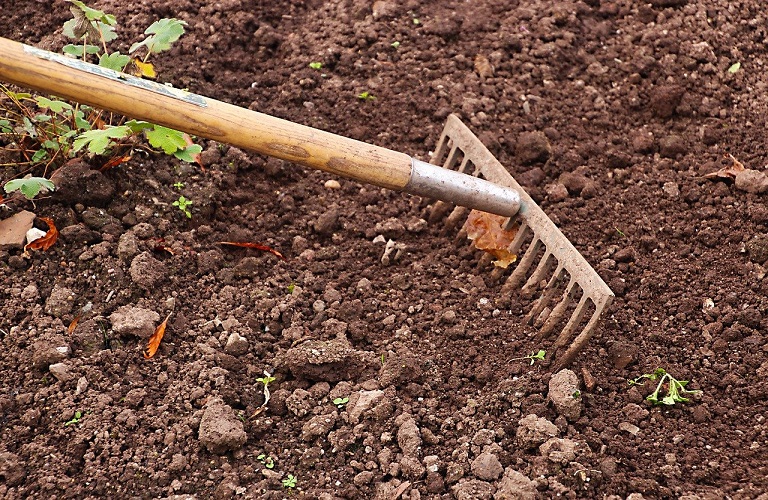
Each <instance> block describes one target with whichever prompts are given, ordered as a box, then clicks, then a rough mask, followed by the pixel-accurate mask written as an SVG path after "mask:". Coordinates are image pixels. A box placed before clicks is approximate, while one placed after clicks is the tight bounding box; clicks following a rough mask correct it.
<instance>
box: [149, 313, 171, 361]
mask: <svg viewBox="0 0 768 500" xmlns="http://www.w3.org/2000/svg"><path fill="white" fill-rule="evenodd" d="M170 317H171V313H168V316H166V317H165V319H164V320H163V322H162V323H160V325H159V326H158V327H157V328H156V329H155V333H153V334H152V336H151V337H149V342H147V348H146V349H144V358H145V359H150V358H151V357H152V356H154V355H155V353H156V352H157V349H158V348H159V347H160V341H162V340H163V335H165V327H166V325H167V324H168V318H170Z"/></svg>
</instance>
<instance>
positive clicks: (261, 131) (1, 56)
mask: <svg viewBox="0 0 768 500" xmlns="http://www.w3.org/2000/svg"><path fill="white" fill-rule="evenodd" d="M0 80H4V81H6V82H9V83H13V84H16V85H20V86H22V87H27V88H31V89H35V90H38V91H40V92H46V93H50V94H55V95H57V96H60V97H63V98H66V99H70V100H72V101H75V102H79V103H82V104H89V105H91V106H94V107H98V108H101V109H105V110H108V111H113V112H116V113H120V114H122V115H125V116H129V117H132V118H137V119H140V120H146V121H149V122H152V123H156V124H159V125H163V126H166V127H169V128H172V129H176V130H180V131H183V132H187V133H189V134H192V135H195V136H199V137H205V138H207V139H213V140H215V141H218V142H221V143H226V144H232V145H234V146H238V147H241V148H245V149H250V150H253V151H256V152H257V153H261V154H264V155H267V156H272V157H275V158H280V159H283V160H288V161H291V162H294V163H298V164H300V165H304V166H307V167H310V168H314V169H318V170H323V171H325V172H330V173H333V174H336V175H339V176H342V177H347V178H351V179H355V180H358V181H362V182H367V183H370V184H374V185H376V186H380V187H384V188H388V189H394V190H397V191H407V192H410V193H413V194H418V195H422V196H429V197H434V198H438V199H442V200H446V201H453V202H455V203H456V204H459V205H464V206H468V207H471V208H478V209H480V210H485V211H487V212H493V213H498V214H501V215H509V216H511V215H514V214H515V213H516V212H517V210H518V207H519V197H518V196H517V192H515V191H512V190H510V189H508V188H505V187H503V186H497V185H496V184H493V183H490V182H487V181H484V180H482V179H477V178H474V177H471V176H467V175H463V174H459V173H457V172H452V171H449V170H446V169H442V168H439V167H435V166H433V165H430V164H427V163H424V162H421V161H418V160H415V159H413V158H411V157H410V156H409V155H407V154H405V153H398V152H396V151H392V150H389V149H386V148H382V147H379V146H374V145H372V144H367V143H365V142H361V141H356V140H354V139H349V138H346V137H342V136H339V135H335V134H331V133H329V132H324V131H322V130H317V129H314V128H311V127H307V126H304V125H299V124H297V123H293V122H290V121H287V120H282V119H280V118H275V117H273V116H269V115H265V114H263V113H258V112H256V111H251V110H249V109H245V108H240V107H238V106H233V105H231V104H227V103H224V102H221V101H217V100H215V99H210V98H207V97H203V96H199V95H196V94H191V93H189V92H185V91H182V90H179V89H175V88H173V87H169V86H166V85H162V84H159V83H156V82H152V81H149V80H143V79H141V78H136V77H133V76H130V75H126V74H124V73H120V72H117V71H113V70H110V69H106V68H102V67H100V66H96V65H93V64H88V63H85V62H83V61H81V60H79V59H74V58H71V57H67V56H64V55H61V54H55V53H53V52H48V51H45V50H41V49H37V48H35V47H31V46H29V45H24V44H21V43H18V42H14V41H12V40H8V39H5V38H0Z"/></svg>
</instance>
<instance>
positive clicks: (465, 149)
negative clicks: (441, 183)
mask: <svg viewBox="0 0 768 500" xmlns="http://www.w3.org/2000/svg"><path fill="white" fill-rule="evenodd" d="M432 163H433V164H435V165H442V166H443V167H444V168H448V169H451V170H457V171H459V172H463V173H467V174H471V175H475V176H478V177H482V178H484V179H486V180H489V181H491V182H494V183H497V184H501V185H504V186H508V187H511V188H514V189H516V190H517V191H518V193H519V194H520V199H521V208H520V211H519V212H518V214H517V215H515V216H513V217H511V218H509V219H508V220H507V222H506V227H507V228H511V227H513V226H514V225H516V224H519V227H518V229H517V234H516V235H515V238H514V240H513V241H512V243H511V245H510V246H509V250H510V252H512V253H514V254H517V255H518V257H519V259H518V263H517V266H516V267H515V268H514V270H513V271H512V273H511V274H509V276H507V277H506V278H505V281H504V284H503V285H502V289H501V291H502V294H504V295H511V294H512V293H513V292H514V291H515V290H517V289H518V288H519V287H520V285H521V284H522V285H523V286H522V288H521V289H520V293H521V295H522V296H524V297H532V296H533V295H534V294H535V293H536V292H537V291H540V293H541V295H540V297H539V298H538V299H537V300H536V301H534V303H533V305H532V307H531V309H530V311H529V312H528V313H527V315H526V317H525V321H526V322H527V323H528V324H533V325H534V326H536V327H537V328H539V332H538V334H537V336H536V340H537V341H542V340H544V339H546V338H548V337H550V336H551V335H552V333H553V332H554V331H555V329H556V328H557V327H558V326H560V325H561V324H563V323H564V326H563V328H562V330H561V331H560V334H559V335H558V337H557V339H556V340H555V341H554V345H553V346H552V347H551V351H553V352H554V364H553V370H555V371H557V370H560V369H561V368H564V367H566V366H568V365H569V364H570V363H571V362H572V361H573V359H574V358H575V357H576V355H577V354H578V353H579V351H581V349H583V348H584V346H585V345H586V343H587V342H588V341H589V339H590V337H591V336H592V334H593V333H594V331H595V328H596V327H597V325H598V322H599V321H600V317H601V315H602V313H603V311H604V310H605V309H606V308H607V307H608V306H609V305H610V304H611V302H612V301H613V297H614V295H613V292H612V291H611V289H610V288H609V287H608V285H606V284H605V282H604V281H603V280H602V278H600V276H598V274H597V272H596V271H595V270H594V269H593V268H592V266H590V265H589V263H588V262H587V261H586V260H585V259H584V257H583V256H582V255H581V254H580V253H579V252H578V251H577V250H576V249H575V248H574V246H573V245H572V244H571V242H570V241H568V239H567V238H566V237H565V235H563V233H562V232H560V230H559V229H558V228H557V226H555V224H554V223H553V222H552V220H550V218H549V217H547V215H546V214H545V213H544V211H542V210H541V208H539V206H538V205H537V204H536V202H534V201H533V199H531V197H530V196H528V194H527V193H526V192H525V190H523V188H522V187H521V186H520V185H519V184H518V183H517V182H516V181H515V179H514V178H513V177H512V176H511V175H510V174H509V172H507V170H506V169H505V168H504V166H502V165H501V163H499V161H498V160H497V159H496V158H495V157H494V156H493V155H492V154H491V152H490V151H488V149H487V148H486V147H485V146H484V145H483V143H482V142H480V140H479V139H478V138H477V137H475V135H474V134H473V133H472V132H471V131H470V130H469V129H468V128H467V127H466V126H465V125H464V124H463V123H462V122H461V120H460V119H459V118H458V117H457V116H455V115H450V116H449V117H448V121H447V123H446V125H445V128H444V129H443V133H442V135H441V136H440V140H439V141H438V143H437V147H436V148H435V153H434V155H433V157H432ZM468 213H469V209H467V208H464V207H458V206H457V207H454V206H453V205H451V204H449V203H446V202H442V201H438V202H436V203H435V204H434V205H433V207H432V212H431V214H430V221H431V222H436V221H438V220H444V224H445V228H446V229H447V230H451V229H454V228H456V227H457V226H458V224H459V223H461V222H463V221H464V219H466V217H467V215H468ZM483 259H486V260H490V258H489V257H486V256H484V257H483ZM534 263H536V266H535V267H534V266H533V264H534ZM531 269H533V270H532V271H531ZM493 274H494V277H495V278H498V279H504V274H505V271H504V270H502V269H500V268H496V269H494V271H493ZM590 310H591V311H592V314H591V315H590V316H589V317H588V318H587V314H588V313H589V311H590ZM579 328H581V329H580V330H579Z"/></svg>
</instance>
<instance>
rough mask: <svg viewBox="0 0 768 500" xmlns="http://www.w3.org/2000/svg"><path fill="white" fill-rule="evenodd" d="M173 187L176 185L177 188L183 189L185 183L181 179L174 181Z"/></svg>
mask: <svg viewBox="0 0 768 500" xmlns="http://www.w3.org/2000/svg"><path fill="white" fill-rule="evenodd" d="M173 187H175V188H176V189H182V188H183V187H184V183H183V182H181V181H178V182H174V183H173Z"/></svg>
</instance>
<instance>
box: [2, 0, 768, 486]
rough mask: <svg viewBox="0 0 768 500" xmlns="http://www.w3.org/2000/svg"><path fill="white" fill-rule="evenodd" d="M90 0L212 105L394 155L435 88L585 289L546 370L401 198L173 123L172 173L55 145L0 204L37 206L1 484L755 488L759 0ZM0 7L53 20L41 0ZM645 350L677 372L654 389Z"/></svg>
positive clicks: (24, 18) (20, 303) (760, 260)
mask: <svg viewBox="0 0 768 500" xmlns="http://www.w3.org/2000/svg"><path fill="white" fill-rule="evenodd" d="M92 6H93V7H96V8H99V9H102V10H104V11H106V12H108V13H111V14H114V15H115V16H116V18H117V22H118V31H117V32H118V35H119V38H118V40H116V41H115V42H114V44H115V45H113V47H115V48H120V49H121V51H122V52H123V53H127V51H128V48H129V47H130V44H131V43H132V42H134V41H136V40H139V39H141V37H142V36H143V35H142V33H143V31H144V29H145V28H146V27H147V26H148V25H149V24H151V23H152V22H153V21H155V20H157V19H160V18H163V17H177V18H179V19H182V20H184V21H186V22H187V32H186V34H185V35H183V36H182V37H181V39H180V40H179V41H178V42H177V44H176V45H175V46H174V48H173V49H172V50H171V51H170V52H168V53H164V54H160V55H159V56H158V57H157V58H156V59H155V66H156V68H157V70H158V75H159V77H158V80H159V81H161V82H168V83H170V84H172V85H173V86H175V87H177V88H185V89H189V90H190V91H191V92H194V93H197V94H201V95H204V96H209V97H212V98H216V99H219V100H222V101H225V102H229V103H232V104H235V105H238V106H241V107H243V108H250V109H252V110H257V111H260V112H264V113H268V114H271V115H274V116H278V117H281V118H285V119H288V120H291V121H294V122H297V123H301V124H304V125H309V126H312V127H316V128H320V129H323V130H327V131H330V132H333V133H337V134H340V135H344V136H347V137H352V138H354V139H358V140H362V141H365V142H369V143H372V144H377V145H380V146H384V147H387V148H390V149H393V150H396V151H402V152H405V153H408V154H411V155H413V156H414V157H416V158H419V159H421V160H424V161H429V160H430V152H432V151H434V148H435V145H436V143H437V140H438V139H439V136H440V132H441V130H442V127H443V124H444V123H445V120H446V118H447V117H448V115H449V114H451V113H455V114H457V115H458V116H459V117H460V118H461V119H462V120H463V121H464V122H465V123H466V124H467V125H468V126H469V127H470V128H471V129H472V131H473V132H474V133H475V134H476V135H477V136H478V137H479V138H480V140H482V141H483V143H484V144H485V145H486V146H487V147H488V148H489V149H490V151H491V152H492V153H493V154H494V155H495V156H496V157H497V158H498V160H499V161H500V162H501V163H502V164H503V165H505V166H506V168H507V169H508V170H509V171H510V173H511V174H512V175H513V176H514V177H515V178H516V179H517V180H518V182H520V183H521V184H522V185H523V186H524V187H525V189H526V191H527V192H528V193H529V194H530V195H531V196H532V197H533V198H534V199H535V200H536V201H537V202H538V203H539V205H540V206H541V207H542V209H543V210H544V211H545V212H546V213H547V215H548V216H549V217H550V218H551V219H552V220H553V221H554V222H555V223H556V224H557V226H558V227H559V228H560V229H561V230H562V232H563V233H564V234H565V236H567V237H568V239H569V240H570V241H571V242H572V243H573V245H574V246H575V248H576V249H577V250H578V251H579V252H580V253H581V254H582V255H583V256H584V257H585V258H586V260H587V261H588V262H589V263H590V264H591V265H592V266H593V267H594V268H595V269H596V270H597V271H598V273H599V274H600V276H601V277H602V278H603V279H604V280H605V282H606V283H607V284H608V285H609V286H610V287H611V289H612V290H613V292H614V293H615V294H616V298H615V300H614V302H613V304H612V305H611V307H610V308H609V309H608V310H607V311H606V312H605V313H604V316H603V321H602V323H601V325H600V327H599V328H598V329H597V331H596V332H595V335H594V337H593V338H592V339H591V340H590V342H589V343H588V344H587V346H586V348H585V349H584V350H583V351H582V352H581V353H580V354H579V355H578V356H577V357H576V359H575V361H574V362H573V363H572V364H571V365H570V366H569V370H563V371H560V372H557V373H553V370H552V369H551V366H552V364H551V363H552V361H551V359H550V358H551V356H550V354H551V353H550V352H548V353H547V356H546V357H545V359H544V361H543V362H541V361H536V362H535V363H531V360H529V359H524V357H525V356H527V355H529V354H531V353H532V352H533V353H535V352H537V351H538V350H539V349H543V350H548V349H550V347H551V346H552V343H553V339H549V338H547V339H544V340H536V339H535V335H536V333H537V331H538V330H537V328H536V327H535V326H528V325H527V324H525V321H524V318H525V314H526V312H527V310H528V309H529V307H530V304H531V299H532V298H535V296H536V294H535V293H534V294H533V297H529V296H526V297H521V296H520V294H519V293H517V292H516V291H513V292H512V293H511V294H510V293H502V290H501V287H502V284H503V279H499V276H498V274H499V273H498V272H495V273H494V266H493V265H492V264H490V263H488V259H483V252H482V251H479V250H476V249H474V248H473V247H472V246H470V244H469V242H468V241H467V240H466V239H465V238H463V237H461V236H459V235H458V230H456V229H452V230H450V231H446V230H445V222H444V220H437V221H431V222H430V221H429V219H430V210H431V209H430V203H431V202H430V200H426V199H421V198H419V197H415V196H409V195H407V194H403V193H397V192H393V191H387V190H383V189H380V188H376V187H372V186H367V185H362V184H359V183H357V182H353V181H350V180H346V179H341V178H336V177H334V176H332V175H330V174H326V173H322V172H317V171H311V170H308V169H305V168H303V167H299V166H296V165H294V164H291V163H288V162H285V161H281V160H276V159H270V158H267V157H263V156H260V155H257V154H254V153H250V152H248V151H245V150H240V149H238V148H234V147H230V146H228V145H225V144H217V143H214V142H212V141H207V140H203V139H200V140H198V143H199V144H200V145H201V146H203V153H202V157H201V161H202V163H203V165H204V167H205V169H204V170H203V169H201V168H200V167H199V166H197V165H190V164H186V163H181V162H179V161H178V160H176V159H175V158H172V157H168V156H165V155H162V154H149V155H144V154H141V153H136V154H135V155H134V157H133V159H132V160H130V161H129V162H127V163H124V164H122V165H119V166H117V167H114V168H112V169H110V170H107V171H105V172H103V173H100V172H99V171H98V168H99V166H100V165H98V164H96V163H94V164H92V165H89V166H83V165H82V164H79V165H78V164H74V166H73V165H69V167H70V168H69V169H68V170H67V171H65V172H63V173H62V174H61V175H62V176H63V180H62V179H60V180H59V182H63V184H62V185H69V189H62V190H61V191H59V192H58V193H54V194H53V195H52V196H47V197H45V196H44V197H42V198H40V199H38V200H36V201H35V203H34V205H33V204H32V203H27V202H25V201H23V200H22V201H16V202H14V203H9V204H7V205H6V206H4V207H2V208H0V219H7V218H9V217H11V216H12V215H14V214H15V213H18V212H21V211H22V210H28V211H30V212H33V213H34V214H36V215H37V216H38V217H49V218H51V219H53V220H54V221H55V224H56V226H57V227H58V229H59V230H60V232H61V235H60V238H59V240H58V241H57V243H56V244H55V245H54V246H53V247H51V248H50V249H49V250H47V251H33V252H30V255H29V256H28V257H25V256H23V255H22V249H20V248H7V249H3V250H0V284H1V285H2V286H0V342H1V346H2V352H3V354H2V356H0V388H1V390H0V497H2V498H19V499H21V498H78V499H83V498H96V497H107V498H199V499H205V498H220V499H226V498H259V499H261V498H266V499H281V498H319V499H328V500H330V499H338V498H346V499H358V498H373V499H381V500H385V499H387V500H389V499H397V498H400V499H410V500H415V499H419V498H436V499H452V498H456V499H535V498H555V497H565V498H610V499H625V498H631V499H633V500H638V499H642V498H646V499H654V498H686V499H688V500H693V499H723V498H734V499H753V498H762V499H766V498H768V496H766V492H768V436H767V434H766V433H767V432H768V422H767V421H766V416H767V415H768V344H767V343H766V335H767V334H768V278H766V264H767V261H768V207H767V206H766V190H768V182H767V181H766V178H765V174H764V171H765V170H766V164H767V163H768V155H767V154H766V141H765V131H766V116H768V88H767V87H768V80H766V77H765V71H766V66H768V48H767V47H768V28H767V27H768V7H767V6H766V5H765V3H764V2H762V1H761V0H736V1H726V0H707V1H704V0H646V1H643V2H634V1H630V0H616V1H611V0H583V1H559V0H555V1H543V0H530V1H517V0H471V1H469V0H468V1H459V0H437V1H425V0H406V1H402V2H400V1H388V0H384V1H375V2H372V1H370V0H366V1H363V0H328V1H319V0H305V1H301V0H297V1H286V0H277V1H264V2H257V1H246V0H220V1H215V2H214V1H211V0H200V1H192V0H173V1H170V0H159V1H149V0H137V1H133V2H122V1H116V0H103V1H97V2H93V4H92ZM0 13H2V19H3V22H2V23H0V36H3V37H7V38H11V39H14V40H17V41H20V42H24V43H27V44H30V45H34V46H37V47H41V48H45V49H48V50H53V51H57V52H59V51H60V50H61V48H62V46H63V45H64V44H65V43H67V42H66V40H65V38H64V36H63V35H62V28H61V26H62V24H63V23H64V22H65V21H66V20H68V19H69V18H70V17H71V14H70V12H69V4H68V3H66V2H63V1H54V0H39V1H33V0H13V1H11V2H7V1H6V2H3V5H2V6H0ZM310 63H322V66H321V67H320V68H319V69H316V68H317V65H316V64H315V65H313V66H314V67H310ZM737 63H739V64H738V65H737ZM366 92H367V94H365V95H367V96H368V98H367V99H363V98H361V97H360V96H361V94H363V93H366ZM729 155H732V157H733V158H735V159H736V160H737V161H738V162H740V163H741V164H742V165H743V166H744V167H745V168H746V170H747V172H748V174H739V175H737V176H736V179H735V180H734V179H733V176H730V177H729V176H724V177H719V176H717V175H714V176H712V175H708V174H713V173H715V172H717V171H718V170H720V169H721V168H723V167H727V166H731V165H732V164H733V162H734V160H733V159H731V156H729ZM17 160H18V158H14V157H12V155H11V156H9V154H8V153H3V156H2V162H0V163H2V164H3V165H2V167H0V168H2V170H0V172H2V173H1V175H0V180H2V181H3V182H5V181H7V180H10V179H12V178H15V177H18V176H19V175H20V174H21V172H22V170H23V168H22V167H20V166H17V165H14V161H17ZM85 160H86V161H87V160H88V159H87V158H86V159H85ZM89 168H93V170H89ZM36 173H37V174H40V173H41V172H36ZM67 176H69V179H67V178H66V177H67ZM67 183H68V184H67ZM177 183H183V186H182V184H177ZM174 185H176V187H174ZM180 195H184V196H185V197H186V198H188V199H189V200H192V202H193V204H192V205H191V218H187V217H186V216H185V214H184V213H183V212H182V211H180V210H179V209H178V208H177V207H175V206H173V205H172V203H173V201H175V200H177V199H178V197H179V196H180ZM36 224H37V225H38V226H39V227H40V228H42V229H43V230H45V229H46V225H45V223H42V222H40V220H39V219H38V222H36ZM222 241H235V242H256V243H261V244H264V245H268V246H270V247H272V248H274V249H275V250H277V251H279V252H281V253H282V254H284V255H285V259H284V260H281V259H280V258H278V257H277V256H275V255H273V254H271V253H269V252H261V251H258V250H255V249H248V248H236V247H228V246H224V245H221V244H220V243H219V242H222ZM513 267H514V265H513V266H510V269H512V268H513ZM509 272H510V271H506V274H505V275H508V274H509ZM502 278H503V277H502ZM537 293H538V292H537ZM89 302H90V303H91V304H92V309H91V310H90V311H88V312H86V313H85V314H83V315H82V317H81V318H80V320H79V323H78V324H77V326H76V328H75V329H74V330H73V331H72V332H71V333H68V327H69V326H70V324H71V323H72V321H73V319H75V317H77V316H79V315H80V311H81V310H82V308H83V307H84V306H86V304H88V303H89ZM169 314H170V317H169V319H168V323H167V330H166V333H165V337H164V339H163V340H162V343H161V345H160V348H159V351H158V352H157V354H156V355H155V356H154V357H153V358H152V359H145V358H144V356H143V355H142V352H143V350H144V348H145V347H146V344H147V338H148V337H149V336H150V335H151V334H152V333H153V331H154V330H155V328H156V327H157V326H158V325H159V324H160V323H161V322H162V321H163V319H165V317H166V316H168V315H169ZM657 368H663V369H665V370H666V371H667V372H668V373H670V374H671V375H673V376H674V377H676V378H677V379H680V380H687V381H690V382H689V384H688V386H687V389H690V390H700V391H701V392H700V393H695V394H692V395H690V401H689V402H678V403H677V404H674V405H660V406H653V405H652V404H651V403H650V402H649V401H647V399H646V398H647V396H648V395H650V394H651V393H652V392H653V391H654V389H655V388H656V385H657V382H654V381H650V380H646V381H645V383H644V384H642V385H639V384H638V385H630V384H628V379H634V378H636V377H640V376H641V375H643V374H651V373H653V372H654V370H656V369H657ZM269 377H274V380H271V378H269ZM265 381H268V382H269V383H268V392H267V391H265V385H264V382H265ZM667 385H668V384H667ZM663 389H664V387H662V393H663ZM267 394H269V396H271V397H270V398H269V401H268V403H267V404H266V405H264V403H265V398H266V396H267Z"/></svg>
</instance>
